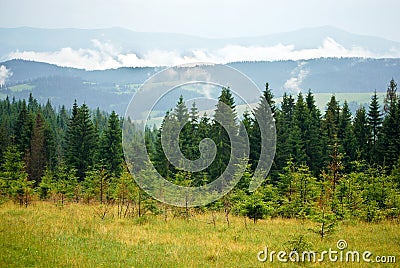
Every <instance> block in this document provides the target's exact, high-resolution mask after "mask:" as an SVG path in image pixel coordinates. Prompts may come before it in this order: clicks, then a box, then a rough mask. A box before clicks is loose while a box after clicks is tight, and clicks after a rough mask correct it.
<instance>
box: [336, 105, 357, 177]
mask: <svg viewBox="0 0 400 268" xmlns="http://www.w3.org/2000/svg"><path fill="white" fill-rule="evenodd" d="M338 140H339V143H340V144H341V145H342V149H343V152H344V156H343V165H344V167H345V168H346V169H348V168H349V167H350V163H351V162H352V161H353V160H355V159H356V149H355V138H354V131H353V125H352V123H351V112H350V108H349V105H348V104H347V101H344V103H343V107H342V109H341V112H340V115H339V127H338Z"/></svg>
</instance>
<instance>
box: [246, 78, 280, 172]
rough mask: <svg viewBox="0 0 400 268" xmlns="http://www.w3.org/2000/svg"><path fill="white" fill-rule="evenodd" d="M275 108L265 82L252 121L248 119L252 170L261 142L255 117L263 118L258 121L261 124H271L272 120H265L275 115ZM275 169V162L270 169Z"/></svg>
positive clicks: (256, 163) (271, 94) (257, 158)
mask: <svg viewBox="0 0 400 268" xmlns="http://www.w3.org/2000/svg"><path fill="white" fill-rule="evenodd" d="M276 110H277V109H276V106H275V101H274V95H273V93H272V90H271V89H270V88H269V83H265V90H264V91H263V96H262V97H261V98H260V101H259V104H258V106H257V107H256V108H255V109H254V115H253V116H254V119H253V122H251V121H248V122H249V124H250V126H249V127H248V129H247V134H248V135H249V141H250V164H251V169H252V171H254V170H255V169H256V167H257V165H258V161H259V159H260V153H261V144H262V137H261V131H260V126H259V124H258V122H257V118H259V119H260V120H263V122H260V123H262V125H269V124H273V123H274V122H268V121H267V120H271V119H272V118H275V117H276V114H275V113H276ZM246 128H247V127H246ZM275 169H276V167H275V164H273V167H272V170H275Z"/></svg>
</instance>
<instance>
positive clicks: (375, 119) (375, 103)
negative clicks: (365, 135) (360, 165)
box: [367, 91, 382, 164]
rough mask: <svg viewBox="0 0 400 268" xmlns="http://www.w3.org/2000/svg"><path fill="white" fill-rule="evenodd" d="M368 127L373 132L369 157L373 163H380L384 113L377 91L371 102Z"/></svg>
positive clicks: (370, 139)
mask: <svg viewBox="0 0 400 268" xmlns="http://www.w3.org/2000/svg"><path fill="white" fill-rule="evenodd" d="M367 115H368V117H367V120H368V126H369V129H370V130H371V133H370V138H369V148H370V151H369V155H370V162H371V163H375V164H376V163H378V159H379V155H378V154H379V152H378V138H379V135H380V131H381V128H382V113H381V108H380V104H379V99H378V95H377V94H376V91H375V93H374V95H373V96H372V98H371V102H370V105H369V109H368V114H367Z"/></svg>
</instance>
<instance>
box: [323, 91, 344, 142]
mask: <svg viewBox="0 0 400 268" xmlns="http://www.w3.org/2000/svg"><path fill="white" fill-rule="evenodd" d="M339 117H340V107H339V103H338V101H336V97H335V95H332V97H331V99H330V101H329V102H328V106H327V109H326V112H325V115H324V121H323V123H324V124H323V130H324V134H325V136H326V138H327V142H328V144H329V145H333V144H334V143H335V137H337V136H338V127H339Z"/></svg>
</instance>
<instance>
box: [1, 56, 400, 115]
mask: <svg viewBox="0 0 400 268" xmlns="http://www.w3.org/2000/svg"><path fill="white" fill-rule="evenodd" d="M228 65H229V66H232V67H234V68H236V69H238V70H239V71H241V72H243V73H244V74H246V75H247V76H248V77H249V78H251V79H252V80H253V81H254V82H255V83H256V84H257V85H258V86H259V88H260V89H261V90H262V89H263V88H264V84H265V82H267V81H268V82H269V83H270V87H271V88H272V89H273V92H274V94H275V96H276V97H279V96H281V95H282V94H283V92H288V93H290V94H297V93H298V92H300V91H303V92H305V91H307V90H308V89H311V90H312V91H313V92H314V93H341V92H342V93H370V92H373V91H374V90H377V91H378V92H383V91H385V90H386V86H387V84H388V82H389V80H390V79H391V78H394V79H395V80H397V81H398V80H399V79H400V59H360V58H343V59H337V58H329V59H313V60H306V61H276V62H236V63H230V64H228ZM0 66H3V68H5V69H6V70H8V72H9V73H11V74H12V75H11V76H9V77H8V78H7V79H6V81H5V86H3V87H2V88H0V94H1V95H2V96H3V97H5V96H6V95H8V96H14V97H17V98H26V97H27V96H29V93H30V92H32V93H33V94H34V96H35V97H36V98H38V99H39V100H40V101H42V102H45V101H47V99H51V100H52V102H53V104H54V105H57V106H58V105H67V106H70V105H71V104H72V103H73V101H74V99H77V100H79V101H81V102H83V101H84V102H86V103H87V104H88V105H90V106H91V107H97V106H98V107H100V108H101V109H104V110H107V111H111V110H116V111H118V112H119V113H120V114H122V113H124V111H125V109H126V106H127V104H128V102H129V100H130V99H131V97H132V96H133V94H134V92H135V91H136V90H137V89H138V88H139V86H140V84H141V83H143V82H144V81H145V80H146V79H147V78H148V77H150V76H151V75H153V74H155V73H156V72H157V71H159V70H161V68H160V67H159V68H153V67H146V68H119V69H115V70H114V69H112V70H104V71H85V70H82V69H75V68H66V67H59V66H56V65H51V64H47V63H39V62H31V61H24V60H11V61H6V62H3V63H0ZM219 93H220V92H212V96H213V97H215V98H216V97H217V96H218V95H219ZM179 94H184V97H185V98H186V99H188V97H198V96H200V95H199V94H198V93H194V92H183V93H182V92H179V93H177V92H175V93H174V94H173V95H171V96H168V97H169V101H168V102H167V104H166V107H163V108H165V109H167V108H168V105H170V107H173V106H174V104H175V102H176V99H177V98H178V97H179ZM196 94H197V95H196ZM247 97H249V98H250V99H253V100H254V102H257V101H258V97H259V96H247Z"/></svg>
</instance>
